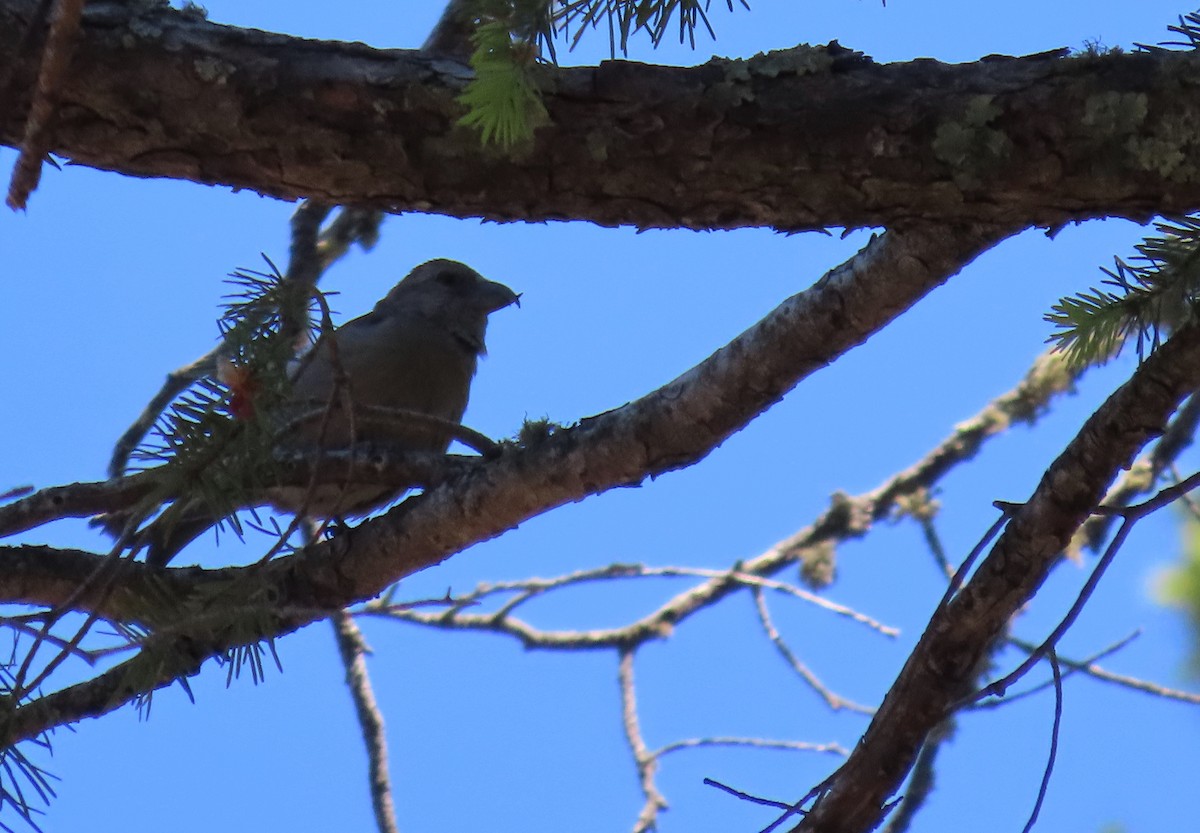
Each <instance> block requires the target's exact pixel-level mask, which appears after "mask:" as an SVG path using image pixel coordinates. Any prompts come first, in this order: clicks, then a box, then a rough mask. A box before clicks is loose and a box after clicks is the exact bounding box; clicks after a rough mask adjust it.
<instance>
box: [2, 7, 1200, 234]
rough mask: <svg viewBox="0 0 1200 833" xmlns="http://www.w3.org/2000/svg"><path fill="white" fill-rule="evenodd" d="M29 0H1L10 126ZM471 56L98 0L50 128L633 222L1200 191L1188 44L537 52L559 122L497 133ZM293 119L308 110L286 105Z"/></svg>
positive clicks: (314, 183) (277, 191) (135, 165)
mask: <svg viewBox="0 0 1200 833" xmlns="http://www.w3.org/2000/svg"><path fill="white" fill-rule="evenodd" d="M33 2H34V0H0V76H3V74H4V73H5V72H12V73H13V74H14V76H15V77H16V78H18V79H22V80H25V85H26V86H24V87H22V86H18V87H16V89H17V90H22V91H23V92H21V93H20V94H14V95H13V96H11V98H16V100H8V101H5V102H3V104H4V107H2V108H0V143H4V144H8V145H16V144H17V143H18V142H19V141H20V136H21V129H22V125H23V114H24V112H25V111H26V109H27V106H28V89H27V87H28V84H29V82H28V81H27V79H28V78H29V77H30V76H31V74H32V72H33V68H32V66H31V64H30V62H31V61H32V60H34V58H32V57H31V56H28V55H23V54H21V53H20V52H19V49H18V47H19V41H20V39H21V32H22V31H23V27H22V24H23V22H24V21H25V20H27V19H28V16H29V15H30V14H31V7H32V6H33ZM470 78H471V71H470V70H469V69H468V68H467V67H466V66H464V65H463V64H461V63H458V62H456V61H453V60H449V59H447V58H443V57H438V56H435V55H430V54H426V53H422V52H419V51H404V50H382V49H372V48H370V47H367V46H364V45H363V44H352V43H338V42H332V41H314V40H304V39H301V38H294V37H287V36H284V35H277V34H270V33H265V32H260V31H256V30H249V29H237V28H233V27H229V26H221V25H218V24H215V23H210V22H208V21H206V20H201V19H198V18H197V17H196V16H189V15H187V14H183V13H179V12H175V11H173V10H171V9H169V8H167V7H165V6H164V7H159V6H152V5H150V4H140V3H139V4H133V3H117V2H108V3H89V4H88V6H87V9H86V11H85V14H84V26H83V31H82V36H81V39H80V42H79V44H78V48H77V50H76V54H75V58H74V61H73V62H72V65H71V71H70V73H69V74H68V77H67V78H65V79H63V83H62V84H61V86H60V88H59V97H60V105H59V110H58V119H57V123H56V126H55V132H54V140H55V141H54V144H53V146H52V149H53V150H54V151H55V152H56V153H59V154H62V155H65V156H67V157H69V158H70V159H71V161H72V162H73V163H75V164H83V165H89V166H92V167H96V168H100V169H104V170H111V171H117V172H121V173H125V174H131V175H135V176H154V177H172V178H178V179H188V180H192V181H195V182H201V183H210V184H214V183H220V184H225V185H229V186H232V187H235V188H250V189H253V190H255V191H258V192H260V193H263V194H269V195H272V196H276V197H281V198H284V199H294V198H297V197H311V198H314V199H316V200H319V201H323V202H326V203H331V204H355V205H359V206H364V207H365V206H370V207H374V208H379V209H383V210H387V211H410V210H417V211H424V212H436V213H441V214H449V215H454V216H459V217H484V218H487V219H491V220H498V221H513V220H531V221H544V220H549V219H561V218H563V217H571V218H573V219H580V220H590V221H592V222H595V223H598V224H601V225H627V224H632V225H635V226H638V227H640V228H652V227H687V228H696V229H699V228H705V229H715V228H737V227H745V226H770V227H774V228H777V229H782V230H799V229H811V228H824V227H828V226H847V227H861V226H887V227H893V226H895V225H897V224H899V223H909V222H914V221H918V220H924V221H933V222H949V223H963V222H966V223H974V222H985V223H991V224H998V225H1005V226H1017V227H1025V226H1028V225H1044V226H1057V225H1060V224H1063V223H1066V222H1068V221H1072V220H1078V219H1082V218H1086V217H1099V216H1123V217H1130V218H1135V219H1146V218H1148V217H1149V216H1150V215H1151V214H1153V213H1159V212H1162V213H1167V212H1172V211H1175V212H1183V211H1187V210H1190V209H1192V208H1193V207H1194V206H1196V205H1197V204H1200V175H1197V170H1196V163H1195V162H1193V161H1192V160H1195V159H1197V158H1200V148H1198V147H1197V143H1200V137H1198V136H1196V134H1195V131H1192V130H1189V129H1188V128H1187V126H1188V125H1192V124H1195V123H1198V122H1200V101H1197V100H1196V99H1195V97H1193V96H1183V95H1179V94H1178V90H1179V89H1180V88H1186V87H1189V86H1194V85H1196V84H1198V83H1200V66H1198V65H1197V64H1196V62H1195V61H1194V60H1193V59H1192V58H1191V56H1190V55H1187V54H1172V53H1161V54H1159V53H1156V54H1114V55H1104V56H1095V55H1092V56H1081V57H1072V58H1063V57H1062V56H1061V53H1052V54H1049V55H1041V56H1031V57H1026V58H1001V57H989V58H988V59H985V60H981V61H978V62H976V63H973V64H958V65H948V64H942V63H939V62H937V61H932V60H922V61H913V62H909V63H902V64H890V65H884V66H880V65H876V64H874V63H873V62H871V61H870V60H869V59H866V58H864V57H862V56H860V55H858V54H857V53H853V52H851V51H850V50H847V49H844V48H842V47H840V46H837V45H836V44H833V45H831V46H830V47H829V48H825V47H807V46H803V47H796V48H795V49H790V50H783V51H780V52H773V53H770V54H767V55H762V56H757V57H755V58H751V59H749V60H727V59H719V58H714V59H712V60H710V61H709V62H707V63H705V64H703V65H701V66H696V67H686V68H677V67H661V66H652V65H644V64H638V63H634V62H630V61H606V62H604V63H602V64H601V65H600V66H598V67H577V68H569V69H563V68H555V67H549V66H547V67H542V68H541V69H540V78H541V82H540V85H541V88H542V90H543V92H544V98H545V104H546V108H547V110H548V112H549V115H550V119H549V124H548V125H547V126H545V127H543V128H540V129H539V130H538V131H537V134H536V136H535V138H534V140H533V142H532V143H531V144H530V145H529V146H528V147H526V148H522V149H520V150H519V151H517V152H513V153H508V154H498V153H496V152H495V151H494V150H490V149H487V148H485V147H482V146H481V145H480V142H479V139H478V136H477V134H476V133H475V132H474V131H471V130H469V129H466V128H462V127H458V126H457V122H458V119H459V118H460V117H461V116H462V115H463V112H464V110H463V107H462V105H460V104H459V103H458V101H457V97H458V96H459V95H460V94H461V92H462V91H463V89H464V87H465V85H466V83H467V82H468V81H469V79H470ZM298 124H303V125H304V130H303V131H298V130H296V125H298Z"/></svg>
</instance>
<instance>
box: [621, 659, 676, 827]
mask: <svg viewBox="0 0 1200 833" xmlns="http://www.w3.org/2000/svg"><path fill="white" fill-rule="evenodd" d="M634 653H635V652H634V649H633V648H630V647H622V648H620V649H619V660H618V664H617V682H618V683H619V685H620V689H621V725H622V726H623V727H624V729H625V740H626V741H627V742H628V743H629V750H630V751H631V752H632V753H633V763H634V765H635V766H636V767H637V773H638V782H639V783H640V784H641V786H642V794H643V795H644V796H645V797H646V801H645V803H644V804H643V805H642V811H641V812H640V813H638V817H637V822H636V823H635V824H634V826H633V831H634V833H645V831H647V830H652V829H654V827H655V826H656V825H657V823H658V814H659V812H661V811H662V810H665V809H667V800H666V799H665V798H664V797H663V794H662V793H660V792H659V791H658V787H657V786H656V785H655V783H654V774H655V772H656V771H657V770H658V758H657V757H656V756H655V755H654V754H653V753H652V752H651V751H650V750H649V749H648V748H647V747H646V741H645V740H644V739H643V738H642V727H641V725H640V723H639V721H638V712H637V690H636V688H635V687H634V681H633V655H634Z"/></svg>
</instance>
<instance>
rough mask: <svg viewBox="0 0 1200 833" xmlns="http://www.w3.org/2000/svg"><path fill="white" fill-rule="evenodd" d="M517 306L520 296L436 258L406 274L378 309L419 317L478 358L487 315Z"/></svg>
mask: <svg viewBox="0 0 1200 833" xmlns="http://www.w3.org/2000/svg"><path fill="white" fill-rule="evenodd" d="M520 303H521V301H520V296H519V295H518V294H517V293H515V292H513V291H512V290H511V289H509V288H508V287H507V286H505V285H504V284H502V283H496V282H495V281H489V280H487V279H486V278H484V277H483V276H482V275H480V274H479V273H478V272H476V271H475V270H474V269H472V268H471V267H470V266H467V265H465V264H462V263H459V262H458V261H456V260H446V259H444V258H439V259H437V260H430V261H428V262H426V263H422V264H421V265H420V266H418V267H416V268H415V269H413V270H412V271H411V272H409V273H408V275H406V276H405V278H404V280H402V281H400V283H398V284H396V285H395V286H394V287H392V291H391V292H389V293H388V294H387V297H386V298H384V299H383V300H382V301H380V302H379V307H382V308H383V310H388V309H403V310H404V311H406V312H412V313H417V314H419V315H422V316H424V317H426V318H428V319H429V320H431V321H434V322H437V323H438V324H441V325H443V326H445V327H446V328H447V329H449V330H450V331H451V332H453V333H454V335H455V336H457V337H458V338H460V339H462V340H463V341H464V342H466V343H467V344H468V345H469V346H471V347H472V348H474V349H475V350H476V351H477V352H479V353H481V354H482V353H483V352H484V347H483V336H484V331H485V329H486V327H487V317H488V315H490V314H491V313H493V312H495V311H496V310H499V309H503V308H504V307H507V306H509V305H510V304H517V305H518V306H520ZM377 309H378V307H377Z"/></svg>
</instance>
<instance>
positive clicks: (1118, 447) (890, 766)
mask: <svg viewBox="0 0 1200 833" xmlns="http://www.w3.org/2000/svg"><path fill="white" fill-rule="evenodd" d="M1198 386H1200V327H1195V326H1189V327H1185V328H1184V329H1182V330H1180V331H1179V332H1178V333H1177V334H1176V335H1175V336H1174V337H1173V338H1172V339H1171V340H1170V341H1168V342H1167V343H1166V344H1165V345H1164V346H1163V347H1162V348H1161V349H1160V350H1159V351H1158V352H1156V353H1155V354H1154V355H1153V356H1151V357H1150V358H1149V359H1148V360H1147V361H1146V362H1145V363H1144V364H1142V365H1141V366H1140V367H1139V368H1138V369H1137V371H1136V372H1135V373H1134V375H1133V377H1132V378H1131V379H1130V380H1129V381H1128V382H1126V383H1125V384H1124V385H1122V386H1121V387H1120V388H1119V389H1118V390H1117V391H1116V393H1114V394H1113V395H1112V396H1111V397H1109V399H1108V401H1106V402H1105V403H1104V405H1103V406H1101V407H1100V409H1099V410H1098V411H1096V413H1095V414H1093V415H1092V417H1091V418H1090V419H1089V420H1088V421H1087V423H1086V424H1085V425H1084V426H1083V428H1082V429H1081V430H1080V432H1079V434H1078V435H1077V436H1076V437H1075V439H1074V440H1072V442H1071V443H1070V444H1069V445H1068V446H1067V448H1066V449H1065V450H1064V451H1063V453H1062V454H1061V455H1060V456H1059V458H1058V459H1057V460H1055V461H1054V463H1053V464H1052V465H1051V466H1050V468H1049V469H1048V470H1047V472H1046V474H1045V475H1044V476H1043V478H1042V481H1041V483H1040V484H1039V485H1038V487H1037V489H1036V490H1035V492H1034V494H1033V496H1032V497H1031V498H1030V499H1029V502H1028V503H1026V504H1025V505H1023V506H1021V507H1019V508H1017V509H1015V510H1013V515H1012V519H1011V521H1009V523H1008V525H1007V527H1006V529H1005V531H1004V533H1003V534H1002V535H1001V537H1000V539H999V540H998V541H997V542H996V544H995V546H994V547H993V548H992V550H991V552H990V554H989V555H988V557H987V558H986V559H985V560H984V562H983V563H982V564H981V565H980V567H979V569H978V571H977V572H976V574H975V575H974V577H972V579H971V580H970V581H969V582H968V583H967V584H966V585H965V586H964V587H963V588H962V590H961V591H960V592H959V593H958V595H957V596H955V597H954V598H953V600H951V601H950V603H949V604H947V605H945V606H942V607H941V608H939V610H938V611H937V612H936V613H935V614H934V617H933V619H932V620H931V621H930V623H929V626H928V627H927V628H926V630H925V633H924V634H923V635H922V637H921V641H920V642H919V643H918V645H917V647H916V649H914V651H913V652H912V654H911V655H910V656H909V658H908V661H907V662H906V663H905V665H904V668H903V670H902V671H901V672H900V676H899V677H898V678H897V680H896V682H895V684H894V685H893V686H892V688H891V690H890V691H889V692H888V695H887V697H886V698H885V699H884V702H883V704H882V706H880V709H879V711H878V712H877V714H876V716H875V718H874V720H873V721H872V722H871V726H870V727H869V728H868V729H867V732H866V734H865V735H864V736H863V738H862V740H861V741H860V742H859V744H858V745H857V746H856V747H855V750H854V752H853V753H852V754H851V756H850V759H849V760H848V761H847V762H846V763H845V764H844V765H843V766H842V767H841V769H839V770H838V772H837V773H836V774H835V776H834V777H833V778H832V779H831V780H830V781H829V782H828V788H827V790H826V791H825V792H824V794H823V795H822V796H821V797H820V798H818V801H817V803H816V805H815V806H814V807H813V809H812V811H811V812H810V813H809V814H808V815H807V816H806V817H805V818H804V820H803V821H802V822H801V823H800V824H799V826H798V827H797V828H796V829H797V830H799V831H821V833H834V831H836V833H853V831H866V830H873V829H875V827H876V826H877V825H878V824H879V822H880V820H881V818H882V815H883V813H884V806H885V804H886V803H887V801H888V799H889V797H890V796H891V795H892V794H893V793H894V792H895V791H896V790H897V789H898V788H899V786H900V784H901V782H902V781H903V779H904V777H905V775H906V774H907V773H908V771H909V769H910V767H911V766H912V763H913V761H914V760H915V758H916V755H917V753H918V752H919V751H920V749H921V746H922V744H923V743H924V742H925V739H926V737H927V735H928V734H929V732H930V731H931V730H933V729H934V728H935V727H936V726H937V725H938V724H939V723H941V721H942V720H944V719H945V718H946V717H947V716H948V715H949V714H950V713H951V712H952V709H953V707H954V705H955V704H956V703H957V702H959V701H960V700H961V699H962V698H963V697H964V696H965V695H966V694H967V693H968V692H969V689H970V687H971V686H972V685H973V683H974V680H975V677H976V675H977V674H978V670H979V663H980V661H981V660H982V659H983V658H985V657H986V656H987V654H988V651H989V650H990V646H991V644H992V642H993V641H994V640H995V639H996V638H997V637H998V636H999V635H1000V634H1001V632H1002V631H1003V629H1004V627H1005V625H1006V624H1007V623H1008V621H1009V619H1010V618H1011V617H1012V616H1013V615H1014V614H1015V613H1016V612H1017V610H1018V609H1019V608H1020V607H1021V606H1022V605H1023V604H1025V603H1026V602H1027V601H1028V600H1029V599H1030V598H1031V597H1032V596H1033V594H1034V593H1035V592H1036V591H1037V589H1038V587H1039V586H1040V585H1041V583H1042V581H1044V580H1045V578H1046V576H1047V574H1048V573H1049V571H1050V569H1051V567H1053V566H1054V564H1055V563H1057V562H1058V561H1059V559H1060V558H1061V553H1062V551H1063V548H1064V547H1066V545H1067V543H1068V542H1069V541H1070V540H1071V536H1072V535H1073V534H1074V533H1075V531H1076V530H1077V529H1078V528H1079V526H1080V525H1081V524H1082V523H1083V521H1084V520H1085V519H1086V518H1087V517H1088V515H1089V513H1091V512H1092V511H1093V510H1094V509H1095V508H1096V506H1098V505H1099V503H1100V501H1101V499H1102V498H1103V496H1104V492H1105V489H1106V488H1107V487H1108V485H1109V484H1110V483H1111V482H1112V480H1113V478H1114V477H1116V475H1117V473H1118V472H1120V471H1121V469H1122V468H1124V467H1125V466H1127V465H1129V464H1130V462H1131V461H1132V460H1133V458H1134V455H1135V454H1137V452H1138V450H1139V449H1140V448H1141V447H1142V446H1143V445H1144V444H1145V443H1146V441H1147V440H1149V439H1150V438H1151V437H1154V436H1157V435H1160V434H1162V432H1163V431H1164V430H1165V428H1166V425H1167V420H1168V419H1169V418H1170V416H1171V414H1172V412H1173V411H1174V410H1175V408H1176V407H1177V406H1178V405H1179V403H1180V402H1181V401H1182V400H1183V398H1184V397H1186V396H1188V395H1189V394H1190V393H1191V392H1192V391H1194V390H1195V389H1196V388H1197V387H1198Z"/></svg>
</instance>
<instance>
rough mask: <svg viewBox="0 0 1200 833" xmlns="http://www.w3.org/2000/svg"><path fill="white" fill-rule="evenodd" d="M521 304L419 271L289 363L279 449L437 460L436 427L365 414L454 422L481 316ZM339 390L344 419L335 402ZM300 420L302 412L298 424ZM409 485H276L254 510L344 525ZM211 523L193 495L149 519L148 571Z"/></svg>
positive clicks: (442, 440)
mask: <svg viewBox="0 0 1200 833" xmlns="http://www.w3.org/2000/svg"><path fill="white" fill-rule="evenodd" d="M519 298H520V296H519V295H518V294H517V293H516V292H514V291H513V290H512V289H510V288H508V287H507V286H505V285H504V284H501V283H496V282H494V281H489V280H487V279H485V278H484V277H482V276H481V275H480V274H479V273H478V272H476V271H475V270H474V269H472V268H470V267H469V266H466V265H464V264H462V263H459V262H457V261H454V260H447V259H441V258H440V259H436V260H430V261H428V262H426V263H422V264H421V265H419V266H417V267H416V268H414V269H413V270H412V271H411V272H409V273H408V275H406V276H405V277H404V278H403V279H402V280H401V281H400V282H399V283H397V284H396V285H395V286H394V287H393V288H392V289H391V291H389V292H388V293H387V295H386V296H384V298H383V299H382V300H381V301H379V302H378V303H377V304H376V305H375V307H374V309H372V310H371V311H370V312H369V313H367V314H366V315H363V316H360V317H358V318H355V319H354V320H352V321H349V322H347V323H345V324H343V325H342V326H340V327H337V328H336V329H334V330H332V331H331V332H329V333H327V334H325V335H322V336H321V337H320V338H318V339H317V341H316V343H315V344H314V345H313V346H312V347H311V349H310V351H309V353H308V354H306V355H304V356H302V357H301V358H300V359H299V360H298V361H297V362H296V363H295V365H296V367H295V370H294V371H293V373H294V375H293V377H292V380H291V390H290V393H288V394H287V396H286V398H285V400H284V402H283V403H282V404H281V405H280V406H279V414H278V415H277V417H276V418H277V419H278V420H279V423H280V424H281V425H283V426H285V428H284V430H285V431H286V436H284V437H281V438H280V440H279V444H280V445H285V446H292V445H294V446H300V447H319V448H321V449H338V448H350V447H353V446H354V445H356V444H359V443H389V444H392V445H395V446H399V447H400V448H404V449H406V450H411V451H427V452H436V453H439V454H444V453H445V452H446V450H447V449H448V448H449V446H450V442H451V440H452V439H453V438H452V436H451V433H452V432H450V431H448V430H447V429H446V428H445V427H444V426H439V425H437V424H436V423H433V424H424V423H421V422H419V421H416V420H405V419H403V418H395V417H392V418H381V417H380V416H378V415H375V416H374V417H372V412H371V409H372V408H378V409H389V410H395V409H401V410H405V411H410V412H416V413H417V414H424V415H428V416H431V417H435V418H437V419H439V420H444V421H446V422H449V423H454V424H458V423H459V422H460V421H461V420H462V416H463V413H464V412H465V411H466V408H467V399H468V396H469V394H470V389H471V380H472V379H473V378H474V376H475V371H476V367H477V365H478V361H479V358H480V357H481V356H484V355H486V353H487V349H486V347H485V344H484V336H485V333H486V330H487V321H488V316H489V315H491V314H492V313H493V312H496V311H497V310H500V309H503V308H505V307H507V306H510V305H512V304H517V305H518V306H519V305H520V300H519ZM343 385H344V387H345V390H342V389H340V388H341V386H343ZM346 395H348V396H349V399H350V401H351V402H352V405H353V408H352V413H347V409H345V408H344V407H342V405H341V403H343V402H344V401H345V397H346ZM314 409H317V412H316V414H314ZM298 414H307V415H308V416H302V417H300V418H299V419H297V418H296V417H297V415H298ZM407 489H408V487H407V486H404V485H403V484H400V485H393V484H379V483H362V484H354V483H343V484H336V485H322V486H319V487H317V488H315V489H307V488H304V487H300V486H291V487H282V486H279V487H272V488H270V489H267V490H266V492H265V494H263V495H262V496H261V500H259V501H258V502H257V503H255V504H254V505H269V506H272V507H274V508H275V509H278V510H282V511H286V512H291V513H294V514H297V513H303V514H305V515H306V516H308V517H312V518H323V519H328V518H344V517H353V516H361V515H365V514H367V513H369V512H371V511H374V510H375V509H377V508H381V507H383V506H386V505H387V504H388V503H391V502H392V501H393V500H395V499H396V498H398V497H399V496H400V495H401V494H403V493H404V492H405V491H407ZM181 499H183V500H187V499H186V498H181ZM219 520H220V518H217V517H214V515H213V512H212V510H211V509H209V508H207V507H206V506H205V504H204V503H203V502H202V501H200V500H199V499H192V500H191V502H190V505H185V506H184V507H182V508H181V510H180V511H178V512H176V513H174V515H173V518H172V520H171V522H170V523H169V524H168V523H164V522H163V521H164V519H163V518H160V519H158V520H156V521H154V522H152V523H151V524H149V525H148V526H147V527H146V529H144V530H143V531H142V533H140V534H139V536H138V537H139V540H140V541H141V543H143V544H145V545H146V547H147V554H146V562H147V564H149V565H151V566H153V567H165V566H166V565H167V564H168V563H169V562H170V561H171V560H172V559H173V558H174V557H175V556H176V555H178V553H179V551H180V550H182V549H183V547H185V546H187V545H188V544H189V543H190V542H191V541H192V540H194V539H195V538H196V537H197V536H199V535H200V534H202V533H203V532H204V531H205V530H206V529H208V528H209V527H211V526H213V525H214V524H216V523H217V522H218V521H219ZM156 524H157V525H158V526H157V527H156Z"/></svg>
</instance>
